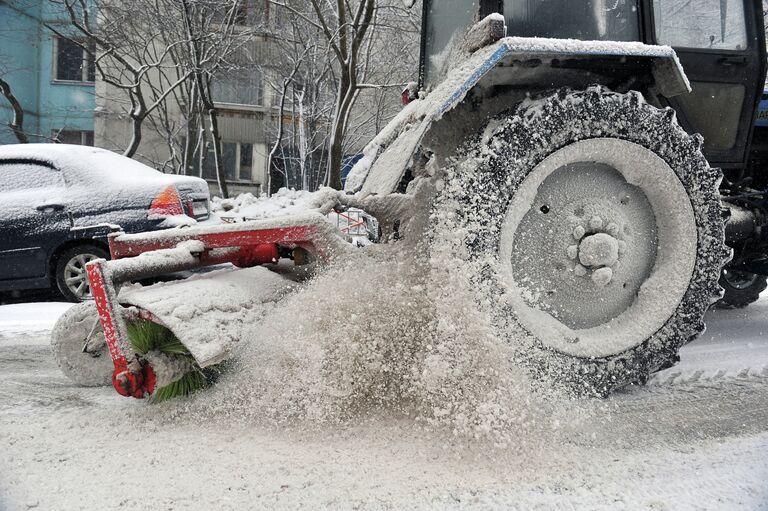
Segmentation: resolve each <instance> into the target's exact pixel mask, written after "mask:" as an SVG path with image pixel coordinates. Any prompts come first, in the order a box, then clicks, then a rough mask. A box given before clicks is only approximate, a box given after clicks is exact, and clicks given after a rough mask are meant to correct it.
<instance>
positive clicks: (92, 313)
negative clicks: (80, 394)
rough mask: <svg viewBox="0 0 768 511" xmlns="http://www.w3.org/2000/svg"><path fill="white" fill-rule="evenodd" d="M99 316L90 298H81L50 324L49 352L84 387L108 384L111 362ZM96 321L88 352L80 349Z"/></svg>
mask: <svg viewBox="0 0 768 511" xmlns="http://www.w3.org/2000/svg"><path fill="white" fill-rule="evenodd" d="M98 321H99V316H98V314H97V312H96V305H95V304H94V303H93V302H81V303H79V304H77V305H74V306H72V307H70V308H69V309H68V310H67V311H66V312H65V313H64V314H62V316H61V317H60V318H59V320H58V321H57V322H56V325H55V326H54V327H53V331H52V332H51V347H52V349H53V356H54V358H55V360H56V363H57V364H58V366H59V368H60V369H61V372H63V373H64V375H65V376H66V377H67V378H69V379H70V380H72V381H73V382H75V383H77V384H78V385H82V386H84V387H98V386H104V385H110V382H111V380H112V372H113V371H114V365H113V363H112V359H111V358H110V356H109V350H108V349H107V345H106V342H105V340H104V332H103V330H102V329H101V324H97V323H98ZM94 324H96V329H95V330H94V332H93V336H92V337H91V341H90V342H89V346H91V347H93V349H92V350H91V352H90V353H84V352H83V345H84V344H85V340H86V338H87V337H88V334H89V333H90V332H91V329H92V328H93V327H94Z"/></svg>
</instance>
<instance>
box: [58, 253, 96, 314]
mask: <svg viewBox="0 0 768 511" xmlns="http://www.w3.org/2000/svg"><path fill="white" fill-rule="evenodd" d="M96 259H109V253H107V251H106V250H104V249H103V248H101V247H98V246H96V245H92V244H84V245H77V246H74V247H71V248H68V249H66V250H64V251H63V252H62V253H61V254H59V256H58V257H57V258H56V273H55V276H54V278H55V281H56V287H57V288H58V289H59V292H60V293H61V294H62V296H64V298H65V299H66V300H67V301H70V302H82V301H84V300H90V299H91V287H90V284H89V283H88V278H87V275H86V273H85V265H86V264H87V263H88V262H90V261H94V260H96Z"/></svg>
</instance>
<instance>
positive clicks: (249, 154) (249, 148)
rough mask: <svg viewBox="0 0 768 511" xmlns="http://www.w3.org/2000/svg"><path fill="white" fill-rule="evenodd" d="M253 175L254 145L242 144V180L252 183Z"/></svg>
mask: <svg viewBox="0 0 768 511" xmlns="http://www.w3.org/2000/svg"><path fill="white" fill-rule="evenodd" d="M252 175H253V144H240V180H241V181H250V180H251V176H252Z"/></svg>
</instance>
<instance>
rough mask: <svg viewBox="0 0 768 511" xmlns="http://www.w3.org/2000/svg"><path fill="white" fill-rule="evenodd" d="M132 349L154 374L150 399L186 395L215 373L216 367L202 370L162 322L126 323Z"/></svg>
mask: <svg viewBox="0 0 768 511" xmlns="http://www.w3.org/2000/svg"><path fill="white" fill-rule="evenodd" d="M126 327H127V330H128V338H129V339H130V341H131V346H132V347H133V350H134V351H135V352H136V353H137V354H138V355H140V356H141V357H142V358H144V359H146V360H147V361H148V362H149V363H150V365H151V366H152V369H153V371H154V373H155V378H156V383H155V390H154V392H152V394H151V395H150V397H149V399H150V402H153V403H158V402H161V401H167V400H168V399H173V398H175V397H180V396H188V395H190V394H192V393H194V392H197V391H198V390H202V389H204V388H206V387H208V386H209V385H210V384H211V382H212V381H213V380H214V379H215V377H216V375H217V374H218V370H217V369H216V368H215V367H208V368H206V369H202V368H201V367H200V366H199V365H198V364H197V362H195V359H194V357H193V356H192V354H191V353H190V352H189V350H188V349H187V348H185V347H184V345H183V344H182V343H181V341H180V340H179V339H178V338H177V337H176V336H175V335H174V334H173V332H171V331H170V330H169V329H167V328H166V327H164V326H163V325H159V324H157V323H154V322H152V321H147V320H144V319H136V320H133V321H129V322H127V325H126Z"/></svg>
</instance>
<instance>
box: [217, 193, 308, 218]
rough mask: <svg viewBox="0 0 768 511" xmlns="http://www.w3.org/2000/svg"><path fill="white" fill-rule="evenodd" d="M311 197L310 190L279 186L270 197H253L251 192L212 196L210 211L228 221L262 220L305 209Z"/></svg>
mask: <svg viewBox="0 0 768 511" xmlns="http://www.w3.org/2000/svg"><path fill="white" fill-rule="evenodd" d="M312 197H313V194H312V193H311V192H308V191H305V190H294V189H290V190H289V189H287V188H281V189H280V190H278V191H277V193H275V194H274V195H272V196H271V197H267V196H266V195H262V196H260V197H255V196H254V195H253V194H252V193H244V194H241V195H238V196H237V197H234V198H229V199H222V198H220V197H213V199H211V212H212V213H213V214H215V215H216V216H218V217H220V218H221V219H223V220H224V221H229V222H242V221H244V220H262V219H265V218H274V217H278V216H285V215H291V214H295V213H300V212H303V211H306V210H307V209H309V207H310V205H309V204H310V202H311V200H312Z"/></svg>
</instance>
